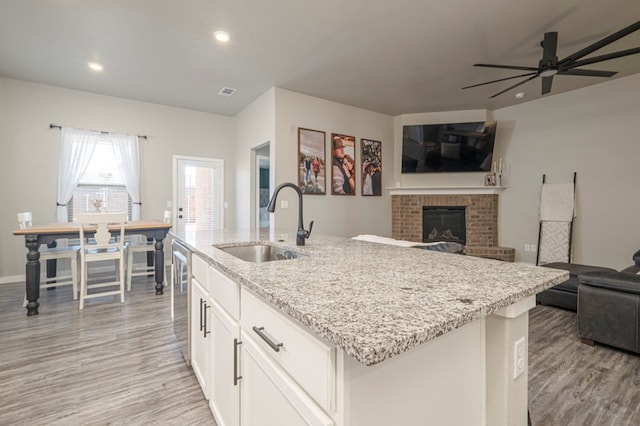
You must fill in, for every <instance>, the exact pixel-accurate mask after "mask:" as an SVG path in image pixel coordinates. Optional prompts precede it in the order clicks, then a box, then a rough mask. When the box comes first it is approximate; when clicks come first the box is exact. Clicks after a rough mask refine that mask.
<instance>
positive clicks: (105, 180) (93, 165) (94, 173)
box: [67, 140, 132, 222]
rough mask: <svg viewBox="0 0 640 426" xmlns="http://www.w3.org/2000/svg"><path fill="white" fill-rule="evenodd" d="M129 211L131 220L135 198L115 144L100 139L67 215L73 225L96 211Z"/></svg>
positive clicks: (69, 205) (70, 201)
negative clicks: (128, 190)
mask: <svg viewBox="0 0 640 426" xmlns="http://www.w3.org/2000/svg"><path fill="white" fill-rule="evenodd" d="M98 206H99V207H100V209H102V210H103V211H126V212H127V216H128V218H129V220H131V207H132V203H131V197H130V196H129V193H128V192H127V188H126V186H125V183H124V178H123V176H122V173H121V172H120V169H119V168H118V163H117V161H116V157H115V155H114V153H113V146H112V144H111V141H106V140H100V141H98V143H97V144H96V147H95V150H94V151H93V155H92V156H91V160H89V165H88V166H87V169H86V171H85V173H84V175H82V177H81V178H80V182H79V183H78V186H77V187H76V189H75V190H74V191H73V196H72V197H71V200H69V202H68V203H67V215H68V220H69V222H72V221H73V220H74V218H75V217H76V215H77V214H78V213H85V212H92V211H96V209H97V207H98Z"/></svg>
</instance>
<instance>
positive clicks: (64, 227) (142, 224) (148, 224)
mask: <svg viewBox="0 0 640 426" xmlns="http://www.w3.org/2000/svg"><path fill="white" fill-rule="evenodd" d="M170 228H171V224H170V223H165V222H163V221H161V220H132V221H129V222H127V223H126V224H125V226H124V229H125V231H143V230H147V229H170ZM74 232H77V233H80V224H79V223H73V222H66V223H65V222H61V223H48V224H45V225H33V226H32V227H31V228H24V229H16V230H15V231H13V235H33V234H40V235H43V234H68V233H74Z"/></svg>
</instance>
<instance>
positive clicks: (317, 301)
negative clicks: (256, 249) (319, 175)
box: [171, 231, 569, 365]
mask: <svg viewBox="0 0 640 426" xmlns="http://www.w3.org/2000/svg"><path fill="white" fill-rule="evenodd" d="M171 235H173V236H174V238H177V239H178V240H180V241H182V242H184V243H185V244H186V245H187V246H189V247H190V248H191V249H192V250H193V251H194V252H196V253H198V254H200V255H202V256H204V257H205V258H208V259H209V263H210V264H212V265H214V266H216V267H217V268H219V269H221V270H223V271H224V272H226V273H227V275H229V277H231V278H232V279H234V280H235V281H237V282H239V283H240V284H241V285H242V286H244V287H245V288H247V289H250V290H252V291H253V292H254V293H256V294H258V295H260V296H262V297H263V298H264V299H265V300H266V301H268V302H270V303H272V304H273V305H275V306H276V307H277V308H278V309H279V310H280V311H281V312H283V313H284V314H286V315H288V316H290V317H291V318H293V319H295V320H297V321H298V322H299V323H301V324H303V325H304V326H306V327H307V328H309V329H311V330H312V331H314V332H315V333H316V334H318V335H320V336H322V337H323V338H325V339H326V340H327V341H329V342H331V343H332V344H334V345H336V346H337V347H338V348H340V349H342V350H344V351H345V352H346V353H347V354H349V355H350V356H352V357H353V358H355V359H356V360H358V361H359V362H361V363H363V364H365V365H374V364H377V363H380V362H382V361H384V360H386V359H389V358H391V357H393V356H394V355H397V354H400V353H402V352H404V351H407V350H409V349H411V348H413V347H415V346H417V345H420V344H422V343H424V342H427V341H430V340H433V339H435V338H436V337H438V336H441V335H443V334H445V333H447V332H449V331H451V330H453V329H457V328H459V327H461V326H463V325H465V324H468V323H471V322H473V321H475V320H478V319H480V318H482V317H484V316H486V315H489V314H491V313H493V312H495V311H497V310H499V309H501V308H505V307H507V306H509V305H511V304H513V303H515V302H518V301H520V300H522V299H525V298H527V297H529V296H533V295H535V294H536V293H539V292H541V291H542V290H544V289H547V288H549V287H552V286H554V285H556V284H559V283H561V282H563V281H565V280H567V279H568V278H569V273H568V272H565V271H561V270H557V269H551V268H540V267H536V266H533V265H530V264H524V263H507V262H502V261H497V260H490V259H482V258H477V257H471V256H464V255H456V254H448V253H440V252H435V251H429V250H423V249H417V248H404V247H397V246H390V245H385V244H378V243H371V242H365V241H355V240H352V239H349V238H339V237H332V236H327V235H321V234H312V235H311V238H309V239H308V240H307V241H306V245H305V246H303V247H296V245H295V234H294V232H288V233H287V234H282V233H275V234H271V235H269V234H268V233H267V234H262V235H259V234H256V233H254V232H250V231H246V232H228V231H225V232H213V231H198V232H194V233H187V234H178V233H173V232H172V233H171ZM256 241H261V242H267V243H270V244H274V245H281V246H286V247H289V248H292V249H294V250H296V251H299V252H303V253H305V254H308V257H305V258H301V259H291V260H282V261H275V262H266V263H250V262H244V261H242V260H240V259H238V258H236V257H234V256H232V255H230V254H228V253H225V252H223V251H221V250H218V249H217V248H215V247H214V244H215V245H227V244H228V245H239V244H242V243H248V242H256Z"/></svg>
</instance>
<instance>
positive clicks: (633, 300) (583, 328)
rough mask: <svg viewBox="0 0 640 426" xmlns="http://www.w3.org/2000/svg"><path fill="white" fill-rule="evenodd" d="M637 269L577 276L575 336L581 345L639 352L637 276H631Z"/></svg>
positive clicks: (639, 280)
mask: <svg viewBox="0 0 640 426" xmlns="http://www.w3.org/2000/svg"><path fill="white" fill-rule="evenodd" d="M638 269H640V267H639V266H638V265H634V267H629V268H627V269H625V270H624V271H621V272H610V271H599V272H592V273H588V274H585V275H581V276H580V277H579V286H578V336H579V337H580V338H581V339H582V342H583V343H587V344H591V345H593V343H594V342H598V343H603V344H605V345H610V346H614V347H616V348H620V349H624V350H627V351H632V352H635V353H640V275H638V274H637V273H632V272H633V271H637V270H638Z"/></svg>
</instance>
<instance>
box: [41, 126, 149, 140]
mask: <svg viewBox="0 0 640 426" xmlns="http://www.w3.org/2000/svg"><path fill="white" fill-rule="evenodd" d="M49 128H50V129H62V126H60V125H58V124H53V123H52V124H49ZM94 131H98V130H94ZM99 132H100V133H103V134H106V135H109V134H111V132H105V131H104V130H99ZM137 136H138V137H139V138H140V139H149V138H147V137H146V136H145V135H137Z"/></svg>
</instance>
